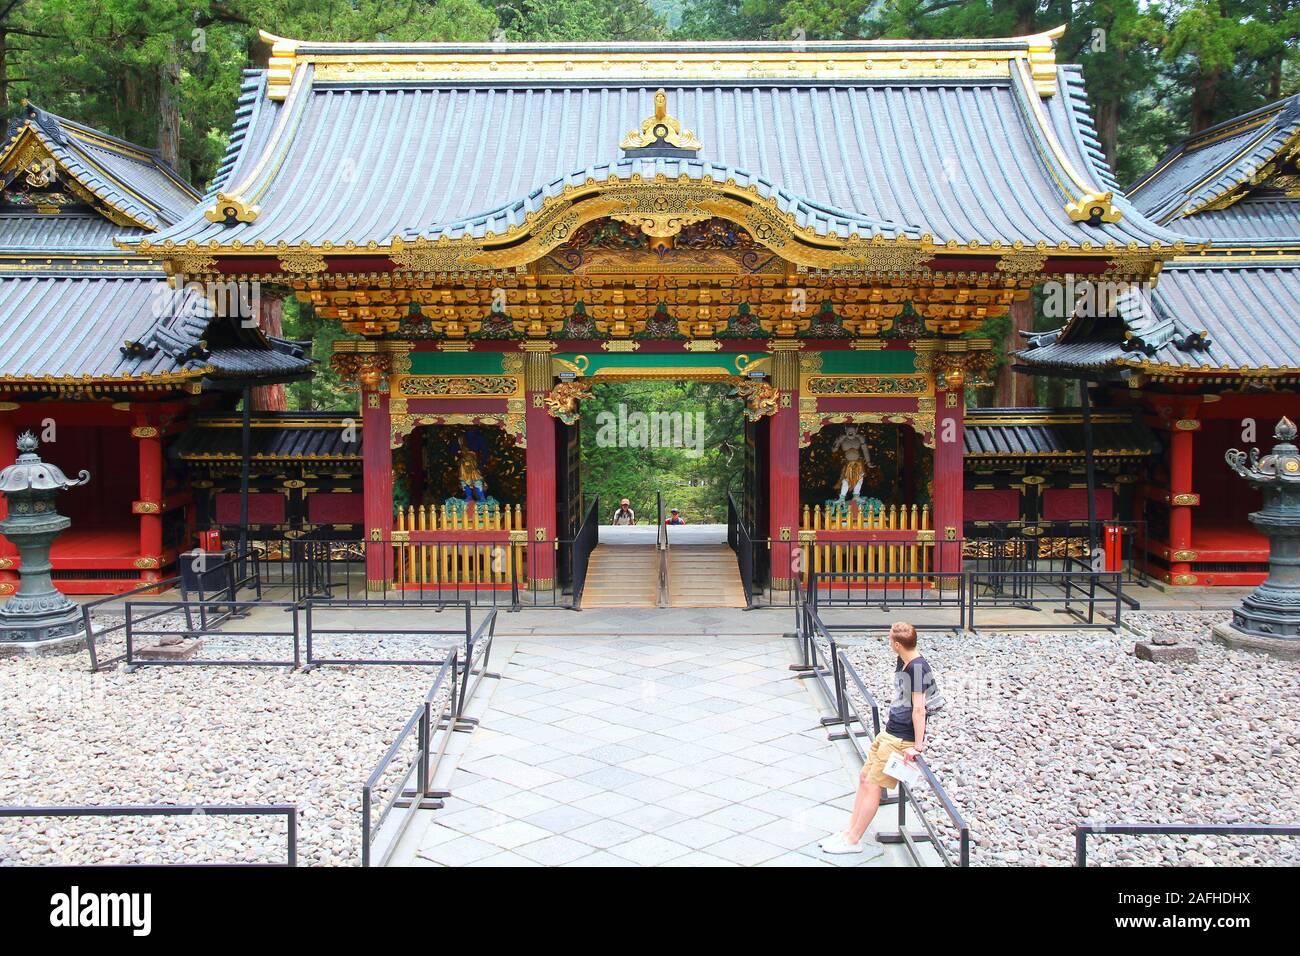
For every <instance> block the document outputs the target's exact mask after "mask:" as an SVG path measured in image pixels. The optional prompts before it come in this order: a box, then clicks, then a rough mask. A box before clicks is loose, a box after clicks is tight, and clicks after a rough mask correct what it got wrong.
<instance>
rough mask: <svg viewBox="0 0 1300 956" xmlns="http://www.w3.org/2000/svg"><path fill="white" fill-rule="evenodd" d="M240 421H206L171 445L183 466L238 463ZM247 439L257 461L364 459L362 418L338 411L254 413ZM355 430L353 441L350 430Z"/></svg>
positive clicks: (216, 418) (237, 419) (232, 417)
mask: <svg viewBox="0 0 1300 956" xmlns="http://www.w3.org/2000/svg"><path fill="white" fill-rule="evenodd" d="M241 424H242V423H241V421H240V419H239V416H228V415H227V416H220V417H211V418H202V419H199V420H198V421H196V422H194V423H193V424H192V425H191V427H190V428H188V429H187V430H186V431H185V433H184V434H183V435H181V437H180V438H179V439H177V441H176V444H175V445H173V446H172V449H171V454H172V455H173V456H175V457H176V458H179V459H181V460H182V461H225V460H238V459H239V457H240V449H241V447H242V446H241V442H242V437H241V431H240V426H241ZM250 424H251V426H252V427H251V428H250V431H249V438H250V443H251V448H252V454H253V457H254V458H260V459H277V460H315V459H322V460H337V461H352V460H356V461H359V460H360V459H361V416H360V414H359V413H357V414H355V415H351V416H349V415H344V414H340V413H337V412H255V413H253V415H252V416H251V422H250ZM349 424H351V426H352V434H351V438H352V440H351V441H348V440H346V438H347V437H348V431H347V430H348V425H349Z"/></svg>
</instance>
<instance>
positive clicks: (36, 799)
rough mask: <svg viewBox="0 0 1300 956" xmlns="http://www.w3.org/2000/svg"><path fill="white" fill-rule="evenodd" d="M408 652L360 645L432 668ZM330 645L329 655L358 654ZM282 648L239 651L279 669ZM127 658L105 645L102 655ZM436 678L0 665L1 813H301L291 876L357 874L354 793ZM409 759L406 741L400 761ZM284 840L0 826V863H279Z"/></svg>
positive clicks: (100, 825) (273, 830) (390, 668)
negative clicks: (155, 809) (179, 807)
mask: <svg viewBox="0 0 1300 956" xmlns="http://www.w3.org/2000/svg"><path fill="white" fill-rule="evenodd" d="M415 640H416V639H413V638H402V637H391V636H390V637H388V638H387V639H380V640H372V641H368V642H367V644H368V646H367V653H368V654H373V655H374V656H390V657H392V656H410V657H428V656H432V655H430V654H429V653H428V652H429V648H428V645H427V644H425V645H424V646H423V647H416V646H414V645H413V642H414V641H415ZM223 643H230V644H232V645H233V644H235V643H236V641H235V640H234V639H232V640H231V641H229V642H221V641H218V640H214V639H208V641H206V642H205V648H204V652H205V655H212V656H216V655H217V654H219V653H228V652H230V650H231V649H230V648H224V647H222V644H223ZM336 643H337V644H338V648H337V651H336V653H344V654H349V655H350V654H355V652H356V650H357V648H356V647H352V646H347V647H345V646H344V643H345V642H336ZM346 643H347V644H352V643H354V642H346ZM286 646H287V645H286V643H285V640H284V639H283V638H280V639H269V640H264V639H255V638H254V639H239V640H238V648H239V650H241V651H243V652H246V653H247V654H248V656H250V657H259V656H262V655H268V656H282V655H284V654H285V653H286ZM288 647H289V651H290V652H291V645H288ZM120 652H121V644H120V642H118V643H117V644H116V645H115V644H114V642H113V641H112V640H108V641H105V643H104V646H103V647H102V648H101V657H103V658H107V657H109V656H111V655H112V654H115V653H120ZM357 656H361V655H357ZM436 673H437V672H436V669H435V668H433V667H424V666H422V667H409V666H399V665H387V666H377V667H373V666H372V667H365V666H328V667H320V668H316V669H314V670H312V671H310V672H307V673H303V672H300V671H299V672H291V671H289V670H288V669H286V668H280V667H274V668H272V667H221V666H198V667H194V666H191V667H144V668H140V669H138V670H136V671H135V672H134V673H131V674H127V673H124V672H123V671H122V670H121V669H120V668H119V669H114V670H109V671H105V672H101V673H99V674H91V673H89V672H88V670H87V659H86V657H85V655H84V654H78V655H71V656H64V657H15V658H0V726H3V728H4V735H3V738H2V739H0V767H2V768H3V770H2V771H0V805H19V804H24V805H33V804H44V805H50V804H54V805H70V804H99V805H103V804H150V803H171V804H189V803H229V804H253V803H288V804H295V805H296V806H297V807H298V812H299V857H298V859H299V865H356V864H358V863H359V862H360V853H361V849H360V842H361V838H360V826H361V824H360V811H361V785H362V783H363V782H364V781H365V779H366V777H367V776H368V775H369V774H370V772H371V771H372V770H373V768H374V766H375V765H376V764H377V763H378V762H379V760H380V758H381V757H382V756H383V754H384V752H385V751H386V750H387V748H388V747H389V745H390V744H391V743H392V742H393V740H394V739H395V738H396V736H397V734H398V733H399V732H400V730H401V728H402V726H403V724H404V723H405V721H406V719H407V717H408V716H410V714H411V712H412V711H413V710H414V709H415V707H416V706H417V704H418V703H419V702H420V701H421V700H422V699H423V697H424V695H425V693H427V691H428V689H429V687H430V686H431V685H432V683H433V680H434V678H435V676H436ZM441 703H442V701H441V700H438V701H435V707H437V706H440V705H441ZM414 753H415V748H414V743H413V741H412V742H411V743H410V745H409V746H408V747H407V748H406V749H405V750H404V751H403V753H402V755H401V756H402V757H403V758H406V759H409V758H411V757H413V755H414ZM398 763H399V764H401V765H402V766H403V767H404V766H405V759H403V760H399V761H398ZM395 775H396V774H395V773H394V774H390V775H389V777H388V778H386V779H385V780H384V781H382V783H381V791H382V790H383V788H384V787H385V786H389V785H391V784H392V778H393V777H394V776H395ZM385 796H386V793H385V792H381V793H379V794H378V796H377V800H381V799H383V798H384V797H385ZM284 836H285V824H284V822H283V820H282V819H281V820H274V821H271V820H252V819H247V818H245V819H239V820H232V819H226V818H216V817H205V818H204V819H201V820H195V819H191V818H188V817H185V818H172V819H168V818H152V819H149V818H145V819H140V818H135V819H130V818H122V819H115V820H104V819H98V820H36V821H17V820H0V864H56V863H109V862H112V863H162V862H253V861H256V862H279V861H282V860H283V859H284V855H283V854H284Z"/></svg>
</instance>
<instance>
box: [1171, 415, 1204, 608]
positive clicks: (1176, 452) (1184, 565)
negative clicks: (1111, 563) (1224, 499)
mask: <svg viewBox="0 0 1300 956" xmlns="http://www.w3.org/2000/svg"><path fill="white" fill-rule="evenodd" d="M1195 414H1196V411H1195V409H1192V410H1190V411H1189V412H1188V417H1186V418H1178V419H1175V420H1174V421H1172V422H1171V423H1170V434H1169V583H1170V584H1195V583H1196V576H1195V575H1194V574H1193V573H1192V565H1191V562H1192V561H1193V560H1195V557H1196V552H1195V551H1193V550H1192V509H1193V508H1194V507H1195V506H1196V505H1197V504H1199V503H1200V496H1199V495H1197V494H1196V492H1195V491H1193V490H1192V446H1193V436H1194V435H1195V434H1196V432H1197V431H1199V430H1200V427H1201V423H1200V420H1199V419H1197V418H1195V417H1192V416H1194V415H1195Z"/></svg>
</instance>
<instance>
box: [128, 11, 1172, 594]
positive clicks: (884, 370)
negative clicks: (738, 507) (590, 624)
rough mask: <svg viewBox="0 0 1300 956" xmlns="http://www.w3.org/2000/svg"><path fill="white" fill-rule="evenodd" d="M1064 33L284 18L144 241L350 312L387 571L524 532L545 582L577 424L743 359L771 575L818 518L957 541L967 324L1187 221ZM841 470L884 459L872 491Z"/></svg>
mask: <svg viewBox="0 0 1300 956" xmlns="http://www.w3.org/2000/svg"><path fill="white" fill-rule="evenodd" d="M1056 35H1057V34H1051V35H1043V36H1036V37H1023V38H1014V39H1007V40H987V41H933V42H930V41H922V42H898V41H878V42H857V41H854V42H849V43H828V44H818V43H807V44H758V43H756V44H715V45H705V46H700V45H672V44H659V45H655V44H634V45H608V46H606V45H581V44H579V45H545V44H541V45H524V46H520V47H510V48H505V49H502V48H499V47H494V46H474V45H470V46H464V45H462V46H454V47H453V46H439V45H434V44H411V45H402V44H392V45H389V44H328V43H327V44H310V43H301V42H298V41H292V40H284V39H280V38H274V37H270V38H269V39H270V40H272V41H273V42H274V43H275V55H274V57H273V59H272V63H271V69H270V70H269V71H267V72H266V73H265V74H261V75H257V76H253V77H250V79H249V81H248V82H247V83H246V84H245V88H244V91H243V95H242V97H241V108H240V113H239V119H238V121H237V124H236V128H235V130H234V133H233V135H232V141H231V142H232V145H231V151H230V154H229V156H228V158H227V161H226V163H225V164H224V165H223V167H222V172H221V174H220V176H219V177H218V179H217V182H216V184H215V191H214V194H213V195H212V196H210V197H209V198H208V199H207V200H206V201H205V203H204V205H203V206H202V208H201V209H200V210H199V211H196V213H194V214H192V215H191V216H189V217H188V218H187V219H186V220H184V221H183V222H181V223H179V224H177V225H176V226H175V227H174V228H172V229H170V230H166V231H164V232H162V233H160V234H159V235H157V236H154V237H150V238H148V239H143V240H140V241H139V242H137V243H136V245H137V246H138V247H139V249H140V250H141V251H142V252H147V253H148V254H150V255H154V256H157V257H159V258H160V259H162V260H164V261H165V262H166V263H167V264H168V267H169V269H171V270H172V271H173V272H174V273H179V274H184V275H185V276H186V277H187V278H189V277H200V278H202V277H214V278H216V277H220V278H226V279H228V278H231V277H234V278H238V279H241V280H244V281H249V282H272V283H276V284H283V285H287V286H289V287H290V288H292V290H293V291H294V292H295V293H296V295H297V297H298V298H299V300H300V301H301V302H303V303H306V304H310V306H311V307H313V308H314V309H315V310H316V313H317V314H318V315H321V316H324V317H327V318H330V319H333V320H336V321H337V322H339V324H340V325H341V326H342V328H343V329H344V330H346V331H347V332H349V333H353V334H354V337H353V338H349V339H346V340H340V341H339V342H338V343H337V345H336V349H335V354H334V356H333V365H334V368H335V369H336V370H337V371H338V373H339V374H340V376H341V377H342V378H343V379H344V381H345V382H347V383H348V384H349V385H350V386H351V387H353V388H355V389H356V390H357V392H358V393H359V396H360V408H361V415H362V419H363V424H364V429H363V444H364V449H363V459H364V499H365V523H364V537H365V540H366V541H367V543H368V544H369V545H372V546H371V547H368V548H367V555H368V558H367V578H368V581H369V583H370V585H371V586H373V587H376V588H378V587H384V586H387V585H389V584H391V583H392V582H393V580H394V578H395V577H401V578H405V579H406V580H407V581H410V580H412V576H414V578H415V579H419V578H420V577H421V576H424V577H426V578H427V576H428V575H430V574H432V573H436V574H439V575H446V574H454V575H459V576H462V577H463V576H464V575H465V574H466V573H472V574H474V575H475V576H476V578H477V579H478V580H483V583H485V584H489V585H497V584H499V581H498V580H497V577H496V576H497V575H499V574H500V569H499V568H497V567H490V568H489V570H488V571H486V572H484V571H482V564H481V562H482V559H481V557H478V556H476V555H479V554H481V552H479V551H477V550H476V549H477V548H479V547H480V546H493V547H498V546H502V545H504V546H506V547H507V550H508V551H509V552H510V553H511V554H512V555H515V554H517V553H518V552H519V551H520V550H523V551H524V552H525V556H524V557H523V558H519V559H518V560H522V561H524V563H525V567H526V573H527V578H528V580H529V582H530V583H531V584H532V585H533V586H534V587H538V588H544V587H548V586H550V585H551V584H552V583H553V582H554V581H555V579H556V575H557V569H556V566H555V564H556V557H555V556H556V551H557V548H558V547H560V542H561V541H563V540H565V539H566V538H567V537H571V535H572V530H573V521H574V509H573V507H572V497H573V495H574V493H575V490H576V489H575V487H574V481H573V476H572V472H573V470H574V468H573V465H574V459H573V448H574V440H573V435H574V432H573V426H574V424H575V423H576V422H578V421H579V420H580V419H581V416H582V407H581V406H582V400H583V398H584V396H585V394H586V393H587V388H588V386H589V385H590V384H591V383H593V382H599V381H602V380H604V379H606V378H617V377H624V378H635V377H656V376H667V377H687V378H690V377H694V378H706V379H710V380H713V381H720V382H727V383H730V384H731V385H732V386H733V389H734V392H735V397H736V398H737V399H738V400H739V401H741V402H743V412H744V414H745V415H746V417H747V419H748V420H749V422H750V426H751V427H750V432H751V434H752V435H753V437H754V450H755V454H756V455H758V456H759V457H761V458H762V459H763V460H762V462H761V463H760V464H761V466H762V467H761V468H755V469H754V472H753V473H754V474H755V475H758V474H762V475H765V476H766V478H765V481H764V482H763V485H764V487H762V488H760V489H751V490H752V491H756V492H761V494H759V495H757V497H760V498H761V500H762V505H761V507H759V508H757V509H756V510H755V511H754V513H752V514H750V515H748V516H747V518H748V520H749V522H750V523H751V524H752V531H753V532H754V536H755V537H756V538H758V539H766V540H767V541H768V542H770V549H771V568H772V572H771V578H772V583H773V584H774V585H775V586H777V587H783V586H788V585H789V584H790V582H791V579H792V578H793V576H794V575H796V574H797V573H799V571H800V569H803V570H804V571H806V570H807V566H808V565H807V563H806V560H805V555H803V554H802V553H798V552H797V551H796V549H799V548H800V547H801V545H802V546H803V547H805V548H807V547H808V546H810V545H812V544H814V543H816V544H819V545H822V544H825V545H827V546H828V547H829V546H830V544H831V543H832V542H834V543H835V544H838V545H839V546H840V547H839V548H836V549H832V550H833V551H834V554H833V555H832V553H831V551H826V552H822V551H820V550H819V551H815V552H814V553H813V555H812V557H813V560H814V561H823V560H824V561H829V562H831V563H832V564H834V563H835V562H836V561H840V562H842V561H845V560H850V561H859V560H861V561H862V562H863V563H866V562H868V561H870V562H872V563H874V562H876V561H877V560H879V557H878V555H879V554H881V553H883V555H884V558H883V560H884V562H885V568H886V569H889V568H891V567H898V568H904V567H906V568H917V567H919V568H922V569H924V568H932V569H939V568H949V569H953V570H955V569H956V568H957V566H958V562H959V560H960V549H961V537H962V527H963V507H962V498H963V493H962V486H963V476H962V452H963V443H962V440H963V435H962V431H963V419H964V408H965V390H966V388H967V386H969V385H977V384H982V383H983V381H984V380H985V379H986V376H987V373H988V372H989V370H990V369H991V368H992V367H993V366H994V365H995V364H996V357H995V354H994V352H993V351H992V349H991V342H989V341H988V340H983V339H978V338H970V337H968V336H969V334H970V333H972V332H975V331H976V330H978V329H979V328H980V326H981V324H982V323H984V322H985V321H986V320H988V319H990V318H994V317H998V316H1002V315H1005V314H1006V313H1007V311H1008V310H1009V308H1010V306H1011V303H1012V302H1014V301H1016V300H1017V299H1024V298H1025V297H1027V296H1028V295H1029V292H1030V290H1031V289H1032V288H1033V287H1034V286H1035V285H1036V284H1040V283H1042V282H1045V281H1051V280H1054V279H1063V278H1065V277H1067V276H1089V277H1093V278H1105V279H1112V280H1115V281H1117V282H1126V281H1132V280H1146V279H1149V278H1150V277H1151V276H1152V275H1154V273H1155V272H1157V271H1158V269H1159V266H1160V263H1161V262H1162V261H1163V260H1164V259H1165V258H1167V257H1168V256H1170V255H1172V254H1174V252H1176V251H1181V250H1182V249H1183V248H1184V244H1183V243H1182V242H1181V240H1179V239H1178V237H1177V236H1176V235H1174V234H1172V233H1168V232H1166V231H1164V230H1162V229H1160V228H1159V227H1156V226H1154V225H1153V224H1151V223H1150V222H1148V221H1146V220H1145V219H1143V218H1142V217H1141V216H1140V214H1137V213H1136V212H1135V211H1134V210H1133V209H1132V208H1131V207H1130V206H1128V205H1127V203H1126V202H1125V201H1124V200H1123V199H1122V198H1121V197H1118V196H1115V195H1114V194H1113V193H1112V191H1111V190H1110V189H1109V188H1108V186H1109V185H1110V183H1111V180H1110V178H1109V171H1105V170H1104V169H1103V166H1102V165H1099V164H1098V157H1099V156H1100V152H1099V149H1098V147H1097V145H1096V140H1095V136H1094V134H1093V132H1092V129H1091V126H1090V123H1089V121H1088V120H1087V109H1086V103H1084V102H1083V99H1082V90H1081V87H1080V84H1079V80H1078V74H1077V71H1075V70H1073V68H1068V67H1058V66H1057V65H1056V63H1055V59H1054V52H1053V45H1054V37H1055V36H1056ZM677 117H686V118H687V119H688V120H689V121H690V123H691V125H692V126H693V127H694V129H695V130H696V131H698V132H699V135H697V133H696V132H693V131H692V130H691V129H688V128H686V124H685V123H683V122H682V121H681V120H679V119H678V118H677ZM987 123H992V124H994V125H993V126H989V127H988V128H985V127H984V126H983V125H982V124H987ZM638 124H639V125H638ZM629 127H632V131H631V132H630V133H627V132H624V131H626V130H627V129H628V128H629ZM362 129H365V130H368V131H369V132H368V133H361V132H360V131H361V130H362ZM991 145H992V148H990V146H991ZM746 168H748V169H749V170H750V171H748V172H747V171H744V170H745V169H746ZM914 223H915V224H914ZM856 426H861V431H858V430H857V428H856ZM430 436H432V437H430ZM760 446H761V447H760ZM395 453H396V454H395ZM842 478H843V479H845V480H847V483H848V485H850V486H852V485H855V484H857V483H859V482H861V483H862V488H861V501H860V503H859V504H858V505H856V506H852V507H849V508H847V509H845V508H844V507H843V506H842V505H840V504H837V503H836V499H837V498H838V497H842V496H841V495H839V493H838V489H839V488H840V486H841V485H842V482H841V479H842ZM467 502H468V503H467ZM521 506H522V511H521ZM805 512H806V515H807V517H805ZM399 515H400V517H399ZM507 516H508V517H507ZM451 547H455V548H458V549H459V551H458V557H456V558H455V560H454V561H453V565H454V567H452V566H449V567H447V568H444V566H443V563H442V559H443V555H442V554H437V555H436V558H437V560H435V561H434V567H435V568H436V569H437V570H436V572H431V571H430V570H428V568H427V560H426V559H427V557H428V555H427V553H426V551H425V550H424V549H435V550H437V549H442V548H451ZM467 547H468V549H469V552H468V553H469V555H470V557H468V558H467V557H466V553H467V552H466V548H467ZM872 547H876V548H885V549H886V550H885V551H883V552H879V553H878V552H875V551H873V550H872ZM859 548H861V549H862V550H861V551H859V550H858V549H859ZM889 548H895V549H898V550H896V551H890V550H889ZM413 549H414V550H413ZM914 552H915V557H913V554H914ZM859 554H861V555H863V557H862V558H860V559H859V557H858V555H859ZM867 555H874V556H872V557H867ZM891 555H892V557H891ZM511 560H516V559H515V558H514V557H512V558H511ZM467 567H474V568H476V569H477V570H474V571H472V572H467V571H466V568H467ZM876 567H877V568H878V567H879V565H876ZM561 570H562V569H561ZM482 574H487V575H489V576H490V577H491V580H484V579H483V578H482V577H479V576H480V575H482ZM399 583H402V582H399Z"/></svg>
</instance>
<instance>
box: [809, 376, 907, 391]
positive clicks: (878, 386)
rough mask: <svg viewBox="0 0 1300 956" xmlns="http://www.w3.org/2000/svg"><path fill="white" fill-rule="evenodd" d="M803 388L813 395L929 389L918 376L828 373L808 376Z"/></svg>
mask: <svg viewBox="0 0 1300 956" xmlns="http://www.w3.org/2000/svg"><path fill="white" fill-rule="evenodd" d="M805 388H806V389H807V391H808V392H809V393H811V394H813V395H919V394H925V393H926V392H928V391H929V390H930V382H929V379H927V378H923V377H920V376H916V377H911V376H904V375H828V376H813V377H810V378H809V379H808V380H807V382H806V384H805Z"/></svg>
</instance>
